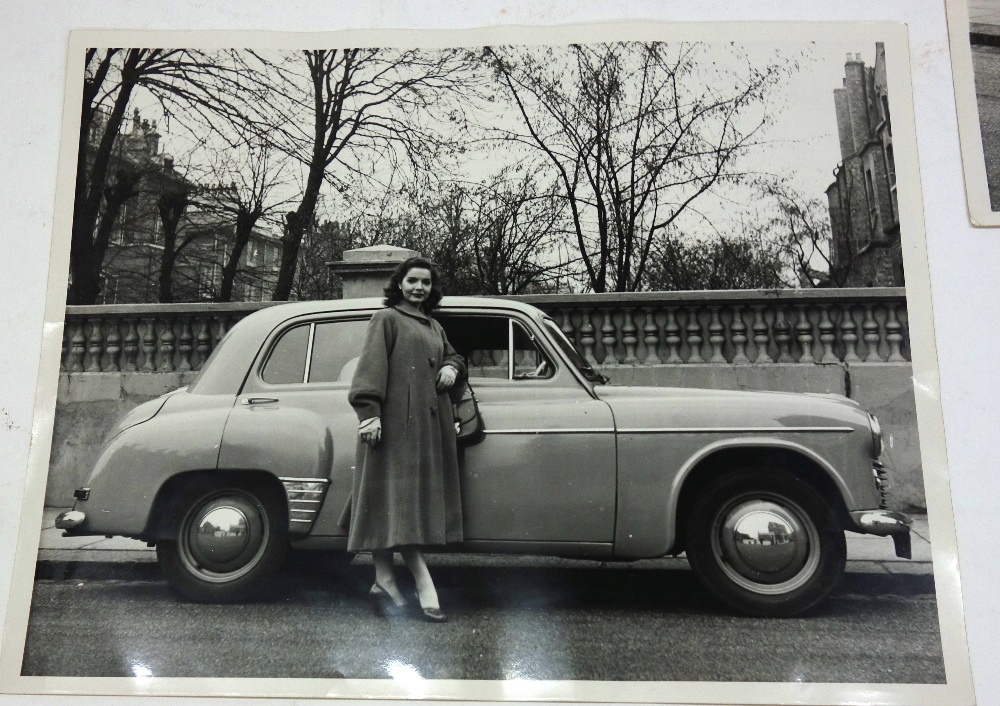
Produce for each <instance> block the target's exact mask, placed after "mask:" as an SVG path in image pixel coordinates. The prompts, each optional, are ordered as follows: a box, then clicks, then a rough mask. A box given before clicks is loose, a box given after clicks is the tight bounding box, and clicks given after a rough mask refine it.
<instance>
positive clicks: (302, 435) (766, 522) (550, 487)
mask: <svg viewBox="0 0 1000 706" xmlns="http://www.w3.org/2000/svg"><path fill="white" fill-rule="evenodd" d="M380 306H381V303H380V301H378V300H375V299H370V300H366V299H358V300H343V301H324V302H304V303H294V304H284V305H279V306H273V307H269V308H265V309H263V310H260V311H258V312H256V313H254V314H252V315H250V316H248V317H247V318H245V319H244V320H243V321H241V322H240V323H238V324H237V325H236V326H234V327H233V328H232V329H231V330H230V331H229V332H228V333H227V334H226V336H225V337H224V338H223V340H222V341H221V342H220V343H219V345H218V346H217V347H216V349H215V350H214V351H213V353H212V355H211V356H210V358H209V360H208V361H207V362H206V364H205V365H204V367H203V369H202V370H201V371H200V373H199V375H198V377H197V378H196V379H195V381H194V382H193V383H192V384H191V385H190V386H189V387H187V388H183V389H180V390H176V391H175V392H171V393H169V394H167V395H164V396H163V397H160V398H158V399H155V400H153V401H150V402H147V403H145V404H142V405H140V406H138V407H136V408H135V409H133V410H132V411H131V412H130V413H128V414H127V415H126V416H125V417H124V418H123V419H122V420H121V421H120V422H119V423H118V425H117V427H116V428H115V429H113V430H112V432H111V433H110V435H109V437H108V439H107V441H106V442H105V444H104V446H103V448H102V450H101V452H100V455H99V458H98V459H97V462H96V464H95V467H94V469H93V471H92V473H91V474H90V477H89V480H88V482H87V484H86V487H82V488H79V489H77V490H76V491H75V496H76V504H75V507H74V509H73V510H71V511H68V512H66V513H63V514H62V515H60V516H59V518H58V519H57V523H56V524H57V526H58V527H61V528H63V529H64V530H66V532H67V533H68V534H71V535H108V536H112V535H123V536H126V537H134V538H137V539H141V540H145V541H147V542H150V543H153V544H155V545H156V550H157V556H158V559H159V562H160V565H161V566H162V569H163V571H164V573H165V574H166V576H167V578H168V580H169V582H170V584H171V585H172V586H173V587H174V588H175V589H176V590H177V591H179V592H180V593H181V594H182V595H184V596H186V597H187V598H189V599H192V600H196V601H218V602H224V601H235V600H245V599H248V598H251V597H254V596H256V595H258V590H259V589H260V587H261V586H262V585H263V584H264V583H267V579H269V578H270V577H273V576H274V574H275V573H276V572H277V571H278V570H279V568H280V566H281V564H282V561H283V559H284V558H285V556H286V553H287V549H288V547H289V546H291V547H297V548H301V549H309V548H315V549H326V550H344V549H345V547H346V537H345V531H344V530H343V529H342V528H341V527H339V526H338V519H339V516H340V514H341V511H342V510H343V508H344V505H345V503H346V502H347V500H348V498H349V494H350V487H351V477H352V468H353V466H354V463H355V453H356V447H357V428H358V424H357V418H356V416H355V414H354V411H353V409H352V408H351V406H350V405H349V404H348V402H347V392H348V388H349V386H350V381H351V376H352V371H353V369H354V365H355V364H356V362H357V356H358V355H359V351H360V349H361V345H362V341H363V339H364V335H365V329H366V326H367V321H368V319H369V317H370V316H371V314H372V312H373V311H375V310H376V309H377V308H379V307H380ZM435 315H436V317H437V318H438V320H439V321H441V323H442V324H443V326H444V327H445V329H446V331H447V332H448V335H449V338H450V340H451V342H452V344H453V345H454V346H455V348H456V349H457V350H458V351H459V352H460V353H461V354H462V355H464V356H465V358H466V359H467V361H468V363H469V378H470V383H471V385H472V387H473V388H474V390H475V393H476V396H477V397H478V401H479V407H480V411H481V413H482V419H483V422H484V427H485V435H483V436H482V437H481V439H480V440H479V441H477V442H476V443H474V444H472V445H469V446H466V447H463V448H462V449H461V466H462V494H463V511H464V522H465V541H464V542H462V543H461V544H459V545H455V546H450V547H448V548H447V550H448V551H461V552H477V553H486V552H488V553H519V554H544V555H553V556H560V557H579V558H586V559H598V560H602V561H617V560H621V561H628V560H635V559H646V558H651V557H663V556H665V555H676V554H680V553H682V552H686V556H687V559H688V561H689V563H690V565H691V567H692V568H693V569H694V571H695V573H696V574H697V576H698V578H699V579H700V580H701V582H702V583H703V584H704V585H705V586H706V587H707V588H708V589H709V590H710V591H712V592H713V593H714V594H715V595H716V596H717V597H718V598H720V599H721V600H722V601H724V602H725V603H727V604H729V605H730V606H732V607H733V608H735V609H737V610H739V611H741V612H743V613H746V614H752V615H769V616H785V615H793V614H796V613H799V612H801V611H804V610H806V609H808V608H809V607H811V606H813V605H814V604H816V603H817V602H818V601H820V600H821V599H822V598H824V597H825V596H826V595H827V594H828V593H829V592H830V590H831V589H832V588H833V587H834V586H835V585H836V583H837V581H838V579H839V578H840V576H841V574H842V572H843V570H844V566H845V561H846V548H845V537H844V531H845V530H847V531H852V532H863V533H872V534H876V535H882V536H891V537H892V538H893V540H894V541H895V549H896V553H897V554H898V555H899V556H905V557H907V558H908V557H909V540H910V535H909V519H908V518H907V517H906V516H904V515H901V514H899V513H895V512H892V511H890V510H888V509H887V485H888V482H887V476H888V472H887V469H886V466H885V465H884V458H883V457H882V454H883V446H882V439H881V431H880V429H879V424H878V421H877V420H876V419H875V417H874V416H872V415H871V414H868V413H867V412H865V411H864V410H863V409H861V408H860V407H859V406H858V405H857V404H856V403H855V402H853V401H851V400H849V399H847V398H844V397H840V396H837V395H817V394H794V393H778V392H731V391H719V390H701V389H681V388H659V387H624V386H615V385H612V384H608V382H609V381H608V378H606V377H605V376H603V375H602V374H600V373H599V372H597V371H595V370H594V369H593V368H592V367H591V366H590V365H589V364H588V363H587V361H586V360H585V359H584V358H583V357H582V356H581V355H580V354H579V353H578V352H577V351H576V350H575V349H574V347H573V345H572V344H571V343H570V341H569V340H568V339H567V337H566V335H565V334H564V333H563V331H561V330H560V327H559V326H558V325H557V323H556V322H555V321H554V320H553V319H551V318H550V317H548V316H547V315H546V314H544V313H543V312H542V311H540V310H539V309H537V308H535V307H532V306H529V305H526V304H522V303H519V302H514V301H508V300H502V299H485V298H459V297H451V298H446V299H445V300H444V302H443V304H442V306H441V308H440V309H439V310H438V311H437V312H436V314H435Z"/></svg>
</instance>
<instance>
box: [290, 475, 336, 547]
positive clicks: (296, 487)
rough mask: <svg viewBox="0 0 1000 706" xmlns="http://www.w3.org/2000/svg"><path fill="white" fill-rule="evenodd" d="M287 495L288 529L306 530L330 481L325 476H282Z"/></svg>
mask: <svg viewBox="0 0 1000 706" xmlns="http://www.w3.org/2000/svg"><path fill="white" fill-rule="evenodd" d="M281 482H282V484H283V485H284V486H285V494H286V495H287V496H288V521H289V531H290V532H293V533H295V534H305V533H306V532H308V531H309V530H310V529H311V528H312V525H313V522H314V521H315V520H316V514H317V513H318V512H319V508H320V505H322V504H323V498H324V497H326V491H327V488H328V487H329V485H330V481H329V480H327V479H325V478H282V479H281Z"/></svg>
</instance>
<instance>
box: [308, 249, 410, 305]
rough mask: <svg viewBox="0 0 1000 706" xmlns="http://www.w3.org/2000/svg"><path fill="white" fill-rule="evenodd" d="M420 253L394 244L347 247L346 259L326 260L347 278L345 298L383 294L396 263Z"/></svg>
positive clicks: (345, 279)
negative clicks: (348, 248) (350, 248)
mask: <svg viewBox="0 0 1000 706" xmlns="http://www.w3.org/2000/svg"><path fill="white" fill-rule="evenodd" d="M419 256H420V253H418V252H417V251H416V250H410V249H408V248H397V247H395V246H393V245H373V246H371V247H370V248H358V249H356V250H345V251H344V259H343V260H337V261H335V262H328V263H326V265H327V267H329V268H330V270H331V271H332V272H333V273H334V274H335V275H340V277H341V278H342V279H343V281H344V299H355V298H358V297H381V296H382V290H383V288H384V287H385V285H386V284H387V283H388V282H389V277H390V275H392V271H393V270H395V269H396V265H398V264H399V263H401V262H403V261H404V260H406V259H408V258H411V257H419Z"/></svg>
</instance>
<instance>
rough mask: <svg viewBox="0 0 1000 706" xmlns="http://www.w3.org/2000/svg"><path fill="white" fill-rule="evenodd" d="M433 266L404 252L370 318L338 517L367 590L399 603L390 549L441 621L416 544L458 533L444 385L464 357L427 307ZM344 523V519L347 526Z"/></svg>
mask: <svg viewBox="0 0 1000 706" xmlns="http://www.w3.org/2000/svg"><path fill="white" fill-rule="evenodd" d="M441 296H442V295H441V291H440V290H439V288H438V273H437V270H436V269H435V267H434V266H433V265H432V264H431V263H430V262H429V261H427V260H425V259H423V258H417V257H415V258H410V259H409V260H406V261H405V262H403V263H401V264H400V265H399V267H397V268H396V271H395V272H393V274H392V277H391V279H390V280H389V284H388V285H387V286H386V288H385V300H384V304H385V306H386V308H385V309H382V310H381V311H378V312H376V313H375V315H374V316H372V320H371V323H370V324H369V326H368V332H367V335H366V337H365V343H364V347H363V348H362V351H361V358H360V360H359V361H358V367H357V369H356V370H355V372H354V379H353V382H352V383H351V390H350V393H349V395H348V400H349V401H350V403H351V405H352V406H353V407H354V409H355V411H356V412H357V415H358V420H359V422H360V424H359V428H358V436H359V443H358V452H357V462H356V463H355V469H354V484H353V490H352V493H351V504H350V505H349V506H348V509H347V510H345V516H344V517H343V518H342V519H341V524H342V525H344V526H345V527H347V528H348V541H347V548H348V550H349V551H370V552H371V553H372V561H373V563H374V564H375V585H374V586H373V587H372V594H373V595H374V596H375V597H376V599H377V600H379V601H380V604H382V605H383V606H384V607H385V608H387V609H389V610H390V611H393V610H394V611H395V612H399V611H401V610H402V609H404V608H405V606H406V599H405V598H404V597H403V594H402V593H401V592H400V590H399V587H398V585H397V583H396V577H395V573H394V571H393V552H394V551H399V552H400V553H401V554H402V556H403V561H404V563H405V564H406V566H407V567H408V568H409V570H410V571H411V572H412V573H413V578H414V580H415V582H416V586H417V597H418V598H419V600H420V608H421V609H422V611H423V615H424V617H425V618H426V619H428V620H432V621H437V622H440V621H444V620H446V619H447V618H446V617H445V615H444V613H442V612H441V607H440V604H439V602H438V596H437V591H436V590H435V588H434V582H433V581H432V580H431V575H430V572H429V571H428V570H427V564H426V563H425V562H424V557H423V553H422V551H421V547H423V546H428V545H442V544H446V543H449V542H460V541H461V540H462V499H461V491H460V487H459V471H458V453H457V450H456V446H455V427H454V422H453V419H452V408H451V400H450V398H449V396H448V390H449V389H451V388H452V387H453V386H454V385H455V383H456V382H457V381H458V380H459V379H460V378H464V377H465V375H466V368H465V362H464V361H463V360H462V357H461V356H459V355H458V354H457V353H455V350H454V349H453V348H452V347H451V345H450V344H449V343H448V339H447V338H446V336H445V333H444V329H442V328H441V324H439V323H438V322H437V321H435V320H434V319H432V318H430V317H429V316H428V314H429V312H430V311H431V310H432V309H434V307H435V306H437V304H438V303H439V302H440V301H441ZM348 523H349V524H348Z"/></svg>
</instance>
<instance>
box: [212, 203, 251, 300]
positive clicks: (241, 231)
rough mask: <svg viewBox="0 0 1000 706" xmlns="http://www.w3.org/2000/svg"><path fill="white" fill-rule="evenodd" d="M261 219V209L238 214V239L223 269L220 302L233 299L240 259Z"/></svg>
mask: <svg viewBox="0 0 1000 706" xmlns="http://www.w3.org/2000/svg"><path fill="white" fill-rule="evenodd" d="M260 217H261V212H260V209H257V210H255V211H243V210H241V211H240V212H239V213H238V214H236V239H235V242H234V243H233V248H232V250H230V252H229V258H228V259H227V260H226V264H225V265H224V266H223V267H222V285H221V287H220V289H219V301H220V302H228V301H232V299H233V283H234V282H235V280H236V271H237V270H238V269H239V266H240V258H241V257H243V251H244V250H246V247H247V244H248V243H249V242H250V234H251V233H253V229H254V226H255V225H257V219H259V218H260Z"/></svg>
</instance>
